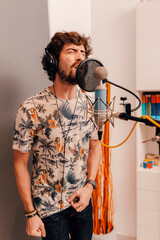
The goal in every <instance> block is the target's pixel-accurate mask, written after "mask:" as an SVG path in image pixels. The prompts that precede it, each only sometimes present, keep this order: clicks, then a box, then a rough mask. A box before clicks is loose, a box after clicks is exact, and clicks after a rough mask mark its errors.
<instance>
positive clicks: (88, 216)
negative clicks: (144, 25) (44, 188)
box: [42, 200, 93, 240]
mask: <svg viewBox="0 0 160 240" xmlns="http://www.w3.org/2000/svg"><path fill="white" fill-rule="evenodd" d="M42 221H43V223H44V225H45V230H46V237H45V238H43V237H42V239H43V240H69V239H72V240H91V239H92V231H93V217H92V203H91V200H90V203H89V205H88V206H87V207H86V208H85V209H84V210H83V211H82V212H76V210H75V209H74V208H73V207H69V208H67V209H65V210H62V211H61V212H58V213H55V214H53V215H52V216H49V217H46V218H43V219H42ZM69 235H70V237H71V238H69Z"/></svg>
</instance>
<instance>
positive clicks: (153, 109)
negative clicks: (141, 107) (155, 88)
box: [151, 94, 156, 118]
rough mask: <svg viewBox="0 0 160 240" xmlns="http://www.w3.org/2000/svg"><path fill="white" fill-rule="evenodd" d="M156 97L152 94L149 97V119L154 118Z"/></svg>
mask: <svg viewBox="0 0 160 240" xmlns="http://www.w3.org/2000/svg"><path fill="white" fill-rule="evenodd" d="M155 103H156V96H155V95H154V94H153V95H151V118H155V117H156V105H155Z"/></svg>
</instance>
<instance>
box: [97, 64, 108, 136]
mask: <svg viewBox="0 0 160 240" xmlns="http://www.w3.org/2000/svg"><path fill="white" fill-rule="evenodd" d="M94 76H95V78H96V79H97V80H99V85H98V86H97V87H95V107H94V111H95V115H94V118H95V122H96V124H97V126H98V130H99V134H100V135H101V134H102V133H101V130H102V126H103V125H104V123H105V122H106V120H107V115H106V108H107V106H106V102H107V88H106V86H105V85H104V84H103V82H102V80H104V79H106V77H107V76H108V71H107V69H106V68H105V67H102V66H101V67H97V68H95V70H94Z"/></svg>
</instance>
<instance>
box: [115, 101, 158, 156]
mask: <svg viewBox="0 0 160 240" xmlns="http://www.w3.org/2000/svg"><path fill="white" fill-rule="evenodd" d="M130 105H131V104H130V103H128V104H126V112H122V113H120V114H119V118H120V119H123V120H126V121H128V120H132V121H136V122H142V123H144V124H145V125H147V126H151V127H156V136H160V128H159V127H157V126H155V124H154V123H152V122H150V121H149V120H148V119H145V118H140V117H134V116H131V111H130V109H131V106H130ZM154 121H155V122H157V123H158V124H160V121H159V120H157V119H154ZM157 143H158V145H159V155H160V141H157Z"/></svg>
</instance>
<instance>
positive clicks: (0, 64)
mask: <svg viewBox="0 0 160 240" xmlns="http://www.w3.org/2000/svg"><path fill="white" fill-rule="evenodd" d="M47 11H48V8H47V2H46V1H45V0H34V1H32V0H27V1H26V0H14V1H13V0H4V1H0V29H1V32H0V34H1V44H0V53H1V54H0V106H1V107H0V111H1V118H0V128H1V129H0V133H1V134H0V146H1V154H0V213H1V214H0V216H1V217H0V239H5V240H22V239H25V240H29V239H35V238H33V237H27V235H26V233H25V222H26V220H25V218H24V209H23V206H22V203H21V200H20V197H19V195H18V192H17V188H16V185H15V179H14V175H13V163H12V136H13V126H14V119H15V114H16V111H17V108H18V107H19V105H20V103H21V102H22V101H23V100H24V99H26V98H27V97H29V96H31V95H33V94H34V93H35V92H37V91H38V90H40V89H42V88H44V87H45V86H46V85H48V84H49V81H48V80H47V77H46V74H45V73H44V72H43V70H42V66H41V56H42V54H43V49H44V48H45V46H46V44H47V43H48V41H49V29H48V13H47ZM36 239H37V238H36ZM38 239H39V238H38Z"/></svg>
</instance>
